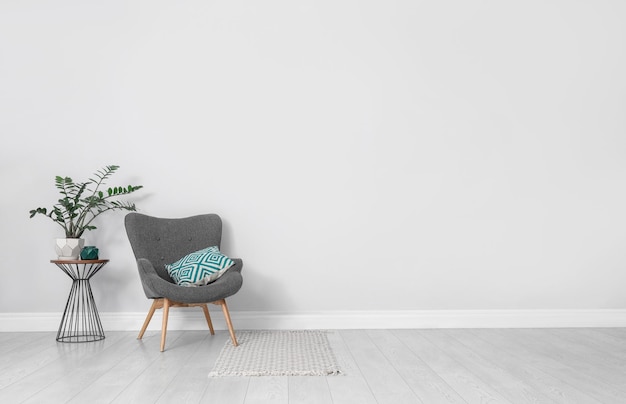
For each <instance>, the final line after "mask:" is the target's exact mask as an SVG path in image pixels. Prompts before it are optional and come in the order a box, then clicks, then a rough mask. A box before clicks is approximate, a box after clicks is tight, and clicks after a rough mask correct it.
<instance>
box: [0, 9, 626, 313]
mask: <svg viewBox="0 0 626 404" xmlns="http://www.w3.org/2000/svg"><path fill="white" fill-rule="evenodd" d="M625 19H626V3H624V2H622V1H619V0H614V1H610V0H597V1H579V2H571V1H566V0H558V1H551V2H545V1H538V0H537V1H535V0H532V1H516V2H502V1H497V0H492V1H477V0H474V1H464V0H453V1H452V0H451V1H411V0H398V1H375V0H366V1H356V0H316V1H312V0H310V1H288V0H282V1H279V0H272V1H217V0H216V1H212V0H208V1H207V0H202V1H200V0H180V1H163V0H161V1H154V0H150V1H148V0H145V1H138V0H117V1H106V2H103V1H85V0H80V1H78V0H75V1H71V0H56V1H43V0H42V1H36V0H29V1H18V0H11V1H7V0H5V1H2V2H1V3H0V114H1V116H0V133H1V134H2V139H3V145H2V148H1V151H0V155H1V159H0V183H1V184H2V191H3V192H2V193H3V195H2V209H0V215H1V223H2V226H1V229H0V243H1V245H2V248H1V249H0V263H2V264H1V265H2V277H3V279H2V282H1V283H0V313H46V312H59V311H61V310H62V307H63V305H64V302H65V299H66V296H67V292H68V289H69V279H68V278H67V277H66V276H65V275H63V274H62V273H61V271H59V270H58V269H56V268H55V267H54V266H53V265H52V264H50V263H49V260H50V259H53V258H54V251H53V247H52V239H53V238H55V237H57V236H61V235H62V234H61V231H60V230H61V229H60V228H58V227H55V225H54V224H53V223H52V222H51V221H48V220H47V219H45V218H43V217H37V218H35V219H29V218H28V211H29V210H30V209H33V208H35V207H38V206H46V207H49V206H51V205H52V204H53V203H54V201H55V200H56V199H57V193H56V190H55V188H54V186H53V179H54V176H55V175H68V176H71V177H73V178H74V179H76V180H78V179H86V178H87V177H88V176H89V175H90V174H91V173H92V172H93V171H95V170H96V169H98V168H100V167H102V166H104V165H107V164H118V165H120V166H121V168H120V170H119V172H118V173H117V174H116V175H115V176H114V177H113V179H112V181H110V185H117V184H118V183H120V184H124V185H125V184H127V183H133V184H142V185H144V186H145V189H144V190H142V191H141V192H140V193H138V194H137V197H136V198H132V199H133V200H134V201H136V202H137V204H138V206H139V208H140V211H141V212H143V213H146V214H151V215H157V216H169V217H176V216H186V215H191V214H198V213H203V212H216V213H219V214H220V215H221V216H222V217H223V219H224V222H225V236H224V237H225V240H224V245H223V249H224V250H225V251H226V252H227V253H229V254H230V255H232V256H237V257H241V258H243V259H244V262H245V268H244V271H245V272H244V274H245V285H244V287H243V289H242V290H241V291H240V293H239V294H237V295H236V296H235V297H233V298H232V299H231V302H230V306H231V309H232V310H234V311H268V312H269V311H285V312H295V313H297V312H307V311H315V310H321V311H325V310H339V311H351V310H383V311H384V310H393V311H402V310H463V309H470V310H473V309H475V310H514V309H518V310H533V309H548V310H550V309H553V310H560V309H565V310H567V309H573V310H575V309H590V310H595V309H597V310H602V309H624V308H626V293H625V292H624V285H626V271H625V270H624V269H625V266H626V254H625V253H624V245H625V244H626V231H625V230H624V229H625V228H626V209H625V208H624V207H625V206H626V188H625V186H624V184H625V181H624V180H625V179H626V159H625V158H624V157H625V155H626V154H625V153H626V114H625V106H626V75H625V74H624V72H625V71H626V28H625V24H624V21H625ZM123 216H124V214H123V213H121V212H116V213H113V214H108V215H106V216H102V217H101V219H102V220H100V221H99V227H100V228H99V229H98V230H97V231H95V232H91V233H88V234H87V235H86V239H87V244H95V245H97V246H98V247H99V248H100V250H101V255H102V256H103V257H106V258H109V259H110V260H111V262H110V264H109V265H108V266H107V267H106V268H105V269H104V270H103V271H102V272H101V273H100V274H98V275H97V277H96V278H94V281H93V287H94V293H95V295H96V299H97V302H98V305H99V309H100V311H101V312H113V313H114V312H143V311H144V310H146V307H147V305H148V302H147V301H146V299H145V297H144V296H143V292H142V290H141V287H140V285H139V280H138V276H137V274H136V268H135V265H134V260H133V257H132V253H131V250H130V246H129V245H128V242H127V239H126V235H125V232H124V229H123Z"/></svg>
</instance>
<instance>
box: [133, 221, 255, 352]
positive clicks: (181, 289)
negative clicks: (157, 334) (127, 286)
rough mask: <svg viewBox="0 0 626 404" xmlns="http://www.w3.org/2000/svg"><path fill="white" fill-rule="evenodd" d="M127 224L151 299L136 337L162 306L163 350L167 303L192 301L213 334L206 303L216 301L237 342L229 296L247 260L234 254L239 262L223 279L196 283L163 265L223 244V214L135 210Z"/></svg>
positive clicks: (236, 287)
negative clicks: (179, 279)
mask: <svg viewBox="0 0 626 404" xmlns="http://www.w3.org/2000/svg"><path fill="white" fill-rule="evenodd" d="M125 225H126V234H127V235H128V239H129V241H130V245H131V247H132V249H133V253H134V254H135V258H136V259H137V267H138V269H139V276H140V278H141V284H142V286H143V290H144V292H145V294H146V297H147V298H148V299H152V300H153V302H152V306H151V307H150V311H149V312H148V316H147V317H146V320H145V322H144V324H143V327H142V328H141V331H140V332H139V336H138V337H137V338H138V339H141V338H142V337H143V334H144V332H145V331H146V328H147V327H148V324H149V323H150V320H151V319H152V315H153V314H154V312H155V310H157V309H161V308H162V309H163V324H162V328H161V352H163V351H164V350H165V336H166V333H167V318H168V315H169V308H170V307H192V306H197V307H200V308H202V311H203V312H204V316H205V318H206V321H207V324H208V326H209V330H210V331H211V335H214V334H215V332H214V330H213V324H212V322H211V316H210V314H209V310H208V307H207V303H213V304H216V305H220V306H221V307H222V311H223V313H224V317H225V318H226V324H227V326H228V331H229V333H230V338H231V341H232V343H233V345H234V346H237V345H238V344H237V338H236V337H235V331H234V329H233V324H232V322H231V319H230V314H229V312H228V306H226V298H227V297H229V296H232V295H234V294H235V293H237V292H238V291H239V289H240V288H241V285H242V283H243V278H242V277H241V269H242V267H243V261H242V260H241V259H238V258H232V260H233V261H234V262H235V264H234V265H233V266H232V267H230V268H229V269H228V270H227V271H226V272H225V273H224V274H223V275H222V276H221V277H220V278H219V279H217V280H216V281H215V282H213V283H210V284H208V285H205V286H198V287H186V286H179V285H177V284H176V283H175V282H174V281H173V280H172V278H170V276H169V274H168V273H167V270H166V269H165V265H166V264H171V263H173V262H175V261H177V260H179V259H180V258H182V257H184V256H185V255H187V254H189V253H192V252H194V251H198V250H201V249H203V248H206V247H210V246H218V247H219V246H220V242H221V239H222V220H221V219H220V217H219V216H218V215H215V214H205V215H198V216H192V217H187V218H180V219H164V218H157V217H151V216H147V215H143V214H140V213H134V212H133V213H129V214H128V215H126V217H125Z"/></svg>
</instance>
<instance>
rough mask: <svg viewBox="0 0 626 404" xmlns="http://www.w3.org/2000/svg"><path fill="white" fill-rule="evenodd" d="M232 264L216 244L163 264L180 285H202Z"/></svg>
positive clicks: (213, 279) (219, 274)
mask: <svg viewBox="0 0 626 404" xmlns="http://www.w3.org/2000/svg"><path fill="white" fill-rule="evenodd" d="M233 264H234V261H233V260H231V259H230V258H228V257H227V256H225V255H224V254H222V253H221V252H220V249H219V248H218V247H217V246H213V247H209V248H205V249H203V250H199V251H196V252H192V253H191V254H188V255H186V256H184V257H183V258H181V259H179V260H178V261H176V262H174V263H173V264H168V265H165V269H166V270H167V273H168V274H169V275H170V277H171V278H172V279H173V280H174V282H176V283H177V284H179V285H181V286H203V285H206V284H209V283H211V282H214V281H216V280H217V279H218V278H219V277H220V276H222V275H223V274H224V272H226V270H227V269H228V268H230V267H231V266H232V265H233Z"/></svg>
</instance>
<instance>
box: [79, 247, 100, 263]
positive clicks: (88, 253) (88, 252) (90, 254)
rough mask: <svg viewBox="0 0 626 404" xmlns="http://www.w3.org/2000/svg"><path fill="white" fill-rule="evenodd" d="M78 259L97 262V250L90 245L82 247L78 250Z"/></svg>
mask: <svg viewBox="0 0 626 404" xmlns="http://www.w3.org/2000/svg"><path fill="white" fill-rule="evenodd" d="M80 259H81V260H97V259H98V249H97V248H96V247H94V246H92V245H90V246H86V247H83V249H82V250H80Z"/></svg>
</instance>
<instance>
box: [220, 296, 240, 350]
mask: <svg viewBox="0 0 626 404" xmlns="http://www.w3.org/2000/svg"><path fill="white" fill-rule="evenodd" d="M216 303H217V304H219V305H221V306H222V311H223V312H224V318H225V319H226V325H227V326H228V332H229V333H230V340H231V341H232V342H233V345H234V346H238V345H239V344H238V343H237V338H236V337H235V330H234V329H233V323H232V321H230V313H229V312H228V306H226V300H225V299H222V300H220V301H218V302H216Z"/></svg>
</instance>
